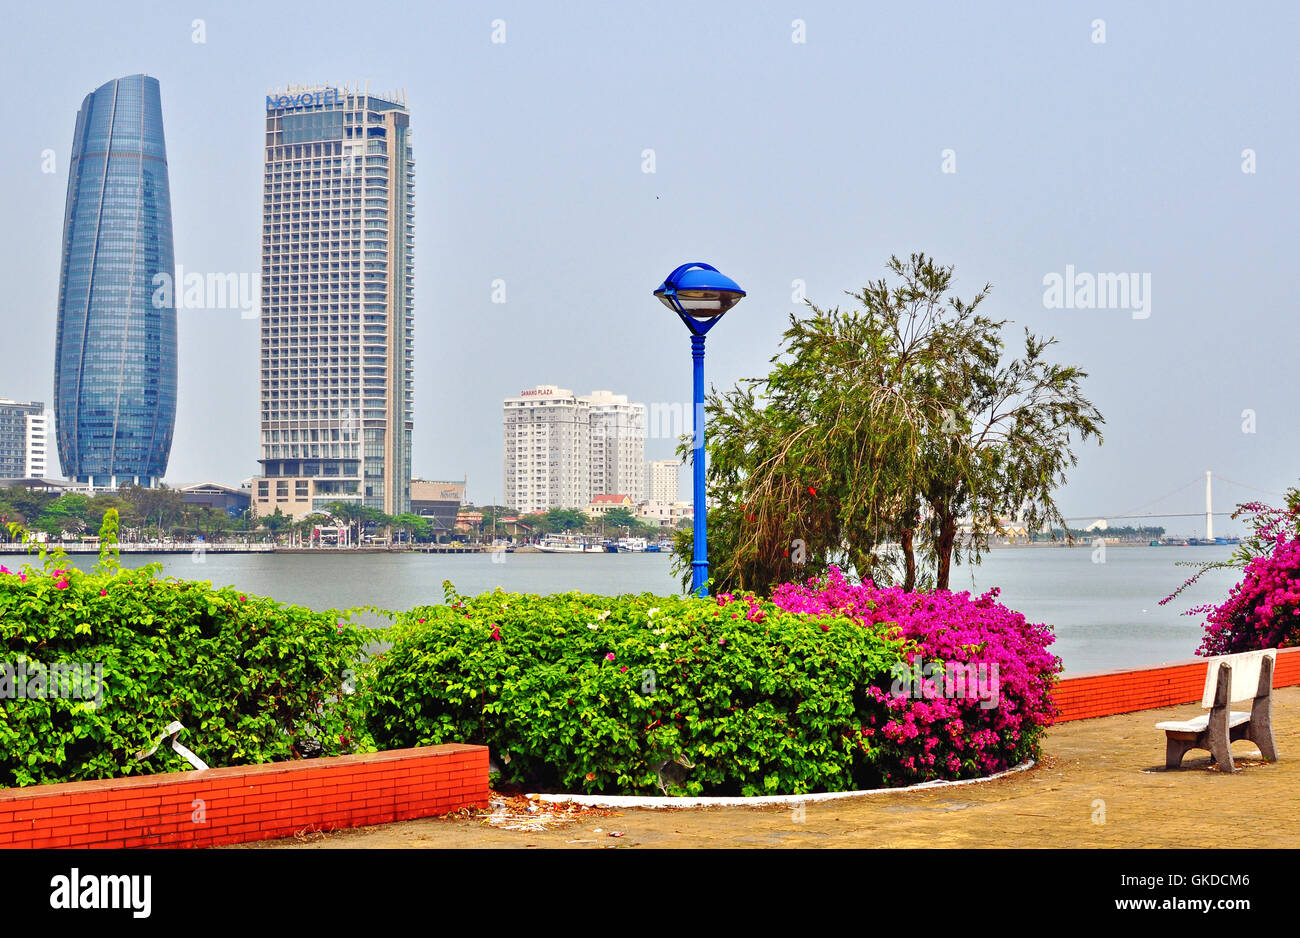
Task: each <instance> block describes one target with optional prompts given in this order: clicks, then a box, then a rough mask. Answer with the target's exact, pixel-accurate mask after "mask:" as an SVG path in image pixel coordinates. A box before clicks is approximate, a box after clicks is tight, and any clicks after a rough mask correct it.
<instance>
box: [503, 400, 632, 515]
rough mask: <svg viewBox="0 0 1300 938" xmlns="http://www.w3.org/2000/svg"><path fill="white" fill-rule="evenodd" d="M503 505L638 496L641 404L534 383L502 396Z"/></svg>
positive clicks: (573, 504) (560, 504) (522, 507)
mask: <svg viewBox="0 0 1300 938" xmlns="http://www.w3.org/2000/svg"><path fill="white" fill-rule="evenodd" d="M503 411H504V422H505V500H506V504H507V505H509V506H511V507H512V508H515V509H517V510H518V511H520V512H522V513H524V514H528V513H530V512H536V511H546V510H548V509H551V508H580V509H582V510H584V511H585V510H586V509H587V507H588V505H590V504H591V500H592V498H593V496H596V495H626V496H628V497H629V498H630V499H631V501H632V504H633V505H634V506H635V505H637V504H639V503H641V502H643V501H645V498H646V494H645V484H646V478H645V469H644V467H645V417H646V408H645V405H644V404H634V403H630V402H629V401H628V399H627V395H624V394H614V393H613V392H612V391H593V392H592V393H591V394H590V395H577V394H574V393H573V391H570V390H568V389H567V388H560V387H557V386H556V385H553V384H541V385H538V386H537V387H535V388H531V389H529V390H525V391H520V392H519V394H518V395H517V396H515V397H508V398H506V399H505V401H504V402H503Z"/></svg>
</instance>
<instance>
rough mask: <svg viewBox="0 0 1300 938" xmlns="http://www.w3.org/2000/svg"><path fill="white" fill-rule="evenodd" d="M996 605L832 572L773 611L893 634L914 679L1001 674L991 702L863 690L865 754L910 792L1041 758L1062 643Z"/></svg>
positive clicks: (788, 595)
mask: <svg viewBox="0 0 1300 938" xmlns="http://www.w3.org/2000/svg"><path fill="white" fill-rule="evenodd" d="M997 595H998V591H997V590H991V591H990V592H988V593H985V594H984V595H982V596H979V597H972V596H971V595H970V593H967V592H962V593H950V592H933V593H918V592H905V591H904V590H902V589H899V588H897V587H890V588H881V587H877V586H875V585H874V584H873V583H871V582H870V581H867V582H865V583H862V584H852V583H850V582H848V580H846V579H845V577H844V575H843V574H842V573H841V572H840V571H839V570H838V569H837V568H835V567H832V568H831V570H830V572H829V574H828V575H827V576H826V577H825V578H824V579H816V578H814V579H811V580H809V581H808V582H807V583H806V584H803V585H801V584H797V583H785V584H782V585H781V586H779V587H777V588H776V590H775V591H774V592H773V594H772V601H773V602H774V603H775V604H776V605H777V606H779V607H781V608H782V609H786V610H788V611H791V612H802V613H807V614H810V615H815V616H818V615H830V614H847V615H848V616H850V617H851V618H853V619H855V620H857V621H859V622H861V623H862V625H863V626H865V627H868V628H883V629H887V630H892V631H895V632H896V633H897V634H899V635H901V637H902V638H903V639H905V641H906V645H905V647H906V648H907V651H906V661H905V662H904V663H905V664H906V666H907V669H908V673H909V674H910V675H913V676H916V675H926V674H927V671H926V666H927V665H930V666H931V670H930V671H929V672H928V673H929V674H930V675H934V674H935V673H936V672H935V670H934V665H935V664H936V663H939V662H942V667H941V668H940V669H939V670H938V672H937V673H938V674H946V673H947V671H946V669H947V667H948V666H949V665H956V666H960V667H963V668H964V669H965V673H966V674H968V675H969V674H975V673H983V674H986V675H988V676H990V678H992V675H994V674H996V678H993V679H992V680H990V681H989V683H990V684H993V687H992V688H989V689H991V690H993V691H994V693H993V694H988V693H985V694H983V695H982V697H981V696H980V695H976V694H975V693H972V692H970V688H969V687H967V688H966V691H967V692H966V693H957V694H953V693H952V691H953V690H954V687H953V685H952V684H951V683H950V682H948V681H947V680H946V679H944V678H940V679H939V680H938V681H935V680H931V679H929V678H928V677H922V678H916V677H913V679H911V680H907V681H901V682H900V681H898V680H894V681H892V682H891V681H890V678H889V677H885V678H884V679H882V680H879V681H878V682H877V683H876V684H875V685H873V686H870V687H867V688H866V691H865V692H866V694H867V696H868V698H869V699H870V700H871V701H873V702H874V704H875V706H874V707H869V708H868V709H867V714H868V715H867V717H866V719H865V720H864V721H863V725H862V726H861V727H859V729H858V733H859V739H858V740H857V743H858V746H859V748H860V749H861V751H862V752H863V754H864V756H866V757H867V758H869V759H871V760H872V761H874V762H876V763H877V764H878V765H879V766H880V768H881V770H882V776H883V777H884V779H885V781H886V783H887V784H890V785H905V784H912V783H914V782H922V781H930V780H932V779H957V778H968V777H972V776H976V775H987V774H991V773H994V772H998V771H1001V770H1003V769H1007V768H1010V767H1012V766H1014V765H1017V764H1019V763H1020V762H1022V761H1024V760H1025V759H1026V758H1031V757H1036V756H1037V753H1038V744H1039V739H1040V736H1041V732H1042V729H1043V728H1044V727H1046V726H1048V725H1050V724H1051V722H1052V720H1053V718H1054V717H1055V715H1056V708H1055V705H1054V704H1053V703H1052V697H1051V690H1052V685H1053V684H1054V683H1055V678H1056V675H1057V674H1058V673H1059V672H1060V670H1061V662H1060V659H1059V658H1057V657H1056V656H1055V655H1053V654H1052V653H1051V652H1050V651H1048V646H1049V645H1050V644H1051V643H1052V642H1053V641H1054V640H1055V636H1054V635H1053V634H1052V630H1051V628H1050V627H1048V626H1046V625H1033V624H1030V623H1028V622H1026V620H1025V617H1024V616H1023V615H1021V614H1020V613H1018V612H1015V611H1014V610H1011V609H1008V608H1007V607H1006V606H1004V605H1002V604H1001V603H999V602H997V601H996V597H997ZM720 599H721V597H720ZM981 668H982V669H983V670H982V671H981V670H980V669H981ZM994 682H996V683H994ZM900 684H901V686H900ZM900 691H901V692H900ZM918 691H919V693H918ZM990 704H991V705H990Z"/></svg>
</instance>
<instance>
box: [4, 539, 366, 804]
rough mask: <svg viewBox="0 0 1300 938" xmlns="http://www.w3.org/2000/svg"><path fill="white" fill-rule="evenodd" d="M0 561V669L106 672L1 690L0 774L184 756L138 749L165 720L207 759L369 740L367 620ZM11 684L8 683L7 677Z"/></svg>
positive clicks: (60, 771)
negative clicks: (362, 674) (364, 664)
mask: <svg viewBox="0 0 1300 938" xmlns="http://www.w3.org/2000/svg"><path fill="white" fill-rule="evenodd" d="M42 560H44V564H43V565H40V566H27V567H24V568H23V569H21V570H17V571H8V572H4V573H0V666H4V665H8V666H9V668H8V671H9V676H10V677H12V676H13V674H14V673H15V672H17V671H18V669H19V667H20V666H21V668H22V669H23V670H26V671H27V672H28V673H29V675H31V674H32V673H33V672H35V674H37V675H39V674H40V673H42V671H41V669H40V668H38V667H37V665H36V664H34V662H37V663H39V665H40V666H41V668H43V669H44V673H45V674H46V675H49V674H51V673H53V668H52V666H54V665H64V666H72V667H76V668H78V673H84V672H81V671H80V668H82V667H84V666H89V668H90V669H91V673H92V674H93V669H94V668H95V667H96V666H98V668H100V669H101V673H102V680H103V690H102V696H101V697H100V699H99V700H98V701H95V700H94V699H84V698H87V697H90V696H91V694H92V693H93V690H94V682H93V680H92V681H91V682H90V683H89V684H87V685H85V686H83V685H81V684H80V683H79V682H71V681H68V680H66V679H65V680H64V681H61V682H59V683H61V684H62V687H61V691H62V692H64V693H68V692H71V693H72V694H74V695H75V694H80V695H81V698H82V699H79V698H78V697H77V696H70V697H69V696H52V688H51V687H50V686H49V684H51V683H52V682H50V681H48V680H47V681H46V685H47V686H45V687H42V686H41V682H40V680H39V678H38V680H36V681H29V682H27V683H26V684H25V685H24V691H25V692H28V693H31V692H33V691H35V692H36V693H35V694H34V696H29V697H26V698H19V697H17V696H15V691H14V689H13V688H6V689H5V691H6V692H5V694H4V699H0V786H3V787H13V786H21V785H32V784H37V783H42V782H67V781H79V780H84V779H97V778H114V777H119V776H123V775H135V774H143V773H152V772H164V771H175V770H179V769H185V768H188V763H186V762H185V761H184V760H183V759H182V758H181V757H180V756H179V755H177V754H176V753H174V752H173V751H172V750H171V748H170V747H169V746H163V747H160V748H159V749H158V751H157V752H156V753H154V754H153V755H152V756H150V757H149V758H147V759H144V760H143V761H137V760H136V759H135V758H134V755H135V753H136V752H137V751H139V750H142V749H148V748H150V747H151V746H153V744H154V743H155V741H156V740H157V738H158V736H160V735H161V734H162V732H163V729H164V727H165V726H166V725H167V724H168V723H171V722H172V721H174V720H175V721H180V723H182V724H183V725H184V726H185V732H184V733H182V734H181V736H180V742H181V743H183V744H184V745H186V746H187V747H189V748H190V749H191V750H193V751H194V752H195V754H197V755H198V756H199V757H200V758H201V759H203V760H204V761H205V762H207V763H208V765H210V766H214V767H215V766H220V765H241V764H248V763H256V762H271V761H277V760H283V759H290V758H294V757H296V756H299V755H303V754H313V755H337V754H341V753H346V752H353V751H357V750H358V749H366V748H369V747H370V743H369V740H368V739H367V738H366V737H365V735H364V729H363V728H362V727H361V721H360V717H359V709H358V708H359V706H360V702H361V701H360V696H361V695H360V694H359V693H354V692H352V691H353V689H354V685H353V678H354V676H355V673H356V672H357V671H358V670H359V668H360V665H359V663H358V662H360V661H361V660H362V658H363V655H362V650H363V647H364V645H365V644H366V643H367V642H369V641H372V640H373V637H374V636H373V633H371V632H370V630H368V629H365V628H363V627H361V626H358V625H354V624H352V623H351V622H350V621H348V620H346V619H344V618H342V617H340V616H339V615H338V614H337V613H334V612H324V613H320V612H314V611H312V610H310V609H306V608H303V607H301V606H290V605H284V604H281V603H277V602H275V601H274V600H271V599H264V598H260V597H256V596H250V595H248V594H246V593H243V592H240V591H238V590H235V589H231V588H226V589H214V588H213V587H212V586H211V584H209V583H198V582H190V581H184V580H174V579H162V578H159V577H158V576H157V572H158V568H157V567H153V566H151V567H149V568H143V569H139V570H119V569H117V567H116V564H115V562H113V560H112V559H111V558H106V559H105V560H103V561H102V562H101V565H100V566H98V567H97V568H96V570H95V571H93V572H90V573H82V572H79V571H77V570H75V569H70V568H67V567H65V566H63V565H62V564H61V562H60V560H59V559H57V558H44V557H42ZM10 683H13V682H12V681H10Z"/></svg>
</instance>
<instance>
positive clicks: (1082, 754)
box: [242, 687, 1300, 849]
mask: <svg viewBox="0 0 1300 938" xmlns="http://www.w3.org/2000/svg"><path fill="white" fill-rule="evenodd" d="M1196 712H1198V706H1197V704H1195V703H1192V704H1179V705H1177V706H1171V707H1165V708H1161V709H1154V710H1142V711H1138V712H1134V713H1124V714H1119V715H1115V716H1106V717H1098V718H1094V719H1081V720H1073V721H1070V722H1065V723H1059V724H1057V725H1056V726H1053V727H1052V728H1051V729H1050V730H1048V735H1047V738H1046V741H1045V743H1044V746H1043V759H1042V761H1041V762H1040V763H1039V764H1038V765H1037V766H1035V767H1034V768H1033V769H1030V770H1029V771H1026V772H1020V773H1017V774H1014V775H1009V776H1007V777H1004V778H1001V779H995V780H992V781H988V782H981V783H978V784H970V785H960V786H956V787H950V788H937V789H930V790H923V791H913V792H895V793H889V794H882V795H868V796H864V797H859V798H850V799H845V800H840V801H831V802H823V803H815V802H814V803H809V804H806V805H804V806H803V810H802V812H799V811H797V810H795V809H792V808H790V807H784V808H709V809H702V810H701V809H689V810H663V809H658V810H655V809H637V810H620V811H617V812H614V811H599V812H594V811H593V812H590V813H578V814H575V815H573V816H571V817H569V818H565V819H563V820H558V821H556V822H554V823H547V822H545V821H544V820H542V821H541V822H540V823H539V824H537V825H534V826H543V827H545V828H546V829H543V830H507V829H502V828H501V827H499V826H494V825H493V823H492V821H491V819H490V816H491V812H490V811H487V812H472V813H462V814H459V815H451V816H447V817H442V818H424V819H420V820H413V821H403V822H398V823H395V824H386V825H381V826H377V827H366V828H356V829H351V830H343V831H337V832H334V833H329V834H322V833H311V834H306V833H304V834H302V835H300V836H299V837H296V838H288V839H284V840H277V841H262V842H258V843H250V844H245V845H242V846H243V847H245V848H248V847H254V848H257V847H260V848H308V849H310V848H322V847H323V848H420V847H438V848H447V847H475V848H490V847H514V848H521V849H527V848H543V847H556V848H571V849H579V848H597V849H601V848H607V847H617V848H618V849H634V848H636V847H656V848H672V847H747V848H752V847H1136V848H1147V847H1151V848H1160V847H1207V848H1214V847H1224V846H1229V845H1238V844H1239V843H1240V837H1241V833H1242V831H1249V832H1250V835H1249V836H1250V844H1251V846H1253V847H1292V848H1294V847H1296V846H1300V687H1282V688H1277V689H1275V690H1274V692H1273V719H1274V734H1275V738H1276V740H1277V746H1278V751H1279V756H1280V760H1279V761H1278V762H1277V763H1266V762H1262V761H1260V759H1259V750H1258V749H1257V748H1255V746H1254V744H1253V743H1250V742H1248V741H1241V742H1237V743H1234V744H1233V747H1232V749H1233V758H1234V759H1235V760H1236V763H1237V767H1238V768H1239V769H1240V771H1238V772H1236V773H1234V774H1232V775H1226V774H1224V773H1221V772H1219V771H1218V770H1217V769H1215V768H1212V767H1210V764H1209V761H1210V760H1209V753H1204V752H1199V751H1197V752H1192V753H1189V754H1188V757H1187V758H1186V759H1184V761H1183V767H1182V768H1181V769H1179V770H1177V771H1168V772H1167V771H1165V769H1164V752H1165V735H1164V733H1162V732H1160V731H1159V730H1157V729H1156V728H1155V724H1156V723H1157V722H1159V721H1161V720H1169V719H1182V718H1185V717H1187V716H1191V715H1193V714H1194V713H1196ZM552 810H553V809H552V807H551V806H548V805H546V804H542V803H538V812H539V814H541V815H542V817H543V818H544V817H545V816H546V812H548V811H552ZM597 829H599V830H597ZM611 834H616V835H618V836H611Z"/></svg>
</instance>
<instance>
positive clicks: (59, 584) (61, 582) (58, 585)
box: [54, 580, 68, 590]
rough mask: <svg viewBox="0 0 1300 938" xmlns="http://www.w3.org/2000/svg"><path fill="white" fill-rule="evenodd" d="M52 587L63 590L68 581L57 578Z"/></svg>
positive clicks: (66, 586)
mask: <svg viewBox="0 0 1300 938" xmlns="http://www.w3.org/2000/svg"><path fill="white" fill-rule="evenodd" d="M54 588H55V589H56V590H65V589H67V588H68V581H67V580H59V582H57V583H55V584H54Z"/></svg>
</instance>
